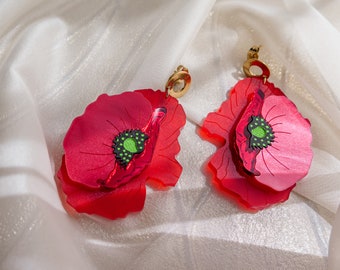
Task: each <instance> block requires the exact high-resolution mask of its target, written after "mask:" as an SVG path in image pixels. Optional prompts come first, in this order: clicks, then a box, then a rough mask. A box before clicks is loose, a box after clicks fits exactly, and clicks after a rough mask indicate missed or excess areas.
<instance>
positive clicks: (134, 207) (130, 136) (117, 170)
mask: <svg viewBox="0 0 340 270" xmlns="http://www.w3.org/2000/svg"><path fill="white" fill-rule="evenodd" d="M190 82H191V77H190V75H189V72H188V69H186V68H185V67H183V66H179V67H178V68H177V70H176V71H175V72H174V74H173V75H172V76H171V77H170V78H169V80H168V82H167V84H166V91H165V92H164V91H160V90H157V91H154V90H151V89H143V90H135V91H132V92H125V93H122V94H119V95H113V96H109V95H107V94H102V95H100V96H99V97H98V98H97V100H96V101H94V102H93V103H91V104H89V105H88V106H87V108H86V109H85V112H84V114H83V115H81V116H79V117H77V118H75V119H74V120H73V122H72V124H71V126H70V128H69V130H68V131H67V133H66V135H65V138H64V142H63V146H64V150H65V154H64V156H63V159H62V164H61V167H60V169H59V171H58V173H57V177H58V178H59V180H60V184H61V189H62V192H63V193H64V195H65V196H66V202H67V203H68V204H69V205H70V206H71V207H72V208H74V209H75V210H76V211H77V212H79V213H88V214H96V215H99V216H103V217H105V218H108V219H116V218H122V217H125V216H126V215H127V214H128V213H130V212H137V211H141V210H142V209H143V207H144V201H145V196H146V188H145V184H146V182H148V181H156V182H157V183H159V184H161V185H163V186H175V185H176V183H177V181H178V179H179V177H180V175H181V172H182V167H181V165H180V164H179V163H178V161H177V160H176V158H175V156H176V154H177V153H178V152H179V151H180V146H179V143H178V140H177V139H178V136H179V134H180V129H181V128H182V127H183V126H184V124H185V122H186V116H185V113H184V110H183V108H182V106H181V105H180V104H179V103H178V101H177V99H176V98H177V97H180V96H182V95H183V94H184V93H185V92H186V91H187V90H188V88H189V85H190Z"/></svg>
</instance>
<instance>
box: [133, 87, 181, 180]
mask: <svg viewBox="0 0 340 270" xmlns="http://www.w3.org/2000/svg"><path fill="white" fill-rule="evenodd" d="M139 91H140V92H141V93H142V94H143V95H144V96H145V98H147V99H148V100H149V101H150V102H151V104H152V106H153V107H154V106H159V104H161V105H162V106H164V107H165V108H166V109H167V115H166V117H165V119H164V121H163V122H162V128H161V129H160V131H159V134H158V139H157V143H156V146H155V150H154V154H153V158H152V161H151V162H150V165H149V166H148V167H147V168H146V169H145V170H144V171H143V175H145V176H146V177H147V178H148V179H150V180H151V179H152V180H156V181H158V182H160V183H161V184H162V185H163V186H174V185H176V183H177V181H178V179H179V177H180V175H181V172H182V166H181V165H180V164H179V162H178V161H177V160H176V155H177V154H178V152H179V151H180V145H179V143H178V136H179V135H180V129H181V128H182V127H183V126H184V125H185V122H186V116H185V113H184V110H183V108H182V106H181V105H180V104H179V103H178V101H177V99H175V98H173V97H171V96H169V97H167V98H165V93H164V92H161V91H152V90H139Z"/></svg>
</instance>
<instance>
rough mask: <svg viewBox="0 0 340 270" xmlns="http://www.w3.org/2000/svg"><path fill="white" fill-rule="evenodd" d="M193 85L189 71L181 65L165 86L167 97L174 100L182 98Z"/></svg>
mask: <svg viewBox="0 0 340 270" xmlns="http://www.w3.org/2000/svg"><path fill="white" fill-rule="evenodd" d="M190 84H191V76H190V74H189V70H188V69H187V68H186V67H184V66H182V65H180V66H178V67H177V69H176V70H175V71H174V73H173V74H172V75H171V76H170V78H169V79H168V81H167V83H166V85H165V91H166V94H167V96H169V95H170V96H172V97H174V98H180V97H182V96H183V95H184V94H185V93H186V92H187V91H188V90H189V87H190Z"/></svg>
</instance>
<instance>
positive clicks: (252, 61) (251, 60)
mask: <svg viewBox="0 0 340 270" xmlns="http://www.w3.org/2000/svg"><path fill="white" fill-rule="evenodd" d="M260 48H261V46H253V47H251V48H250V49H249V51H248V53H247V61H245V62H244V64H243V72H244V74H246V76H247V77H255V78H263V80H264V82H266V81H267V79H268V78H269V76H270V70H269V68H268V67H267V65H266V64H265V63H263V62H262V61H260V60H258V58H259V51H260ZM252 66H257V67H259V68H260V69H261V71H262V74H260V75H256V74H254V73H253V72H251V70H250V68H251V67H252Z"/></svg>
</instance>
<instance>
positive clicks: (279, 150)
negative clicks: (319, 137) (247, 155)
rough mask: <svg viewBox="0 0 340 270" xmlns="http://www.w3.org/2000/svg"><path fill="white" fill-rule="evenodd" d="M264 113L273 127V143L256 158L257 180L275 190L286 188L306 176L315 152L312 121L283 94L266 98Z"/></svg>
mask: <svg viewBox="0 0 340 270" xmlns="http://www.w3.org/2000/svg"><path fill="white" fill-rule="evenodd" d="M262 115H264V116H265V119H266V120H267V122H268V123H269V124H270V125H271V126H272V128H273V131H274V136H275V139H274V142H273V143H272V144H271V145H270V146H268V147H267V148H264V149H263V150H262V151H261V152H260V154H258V155H257V157H256V165H255V169H256V170H257V171H259V172H261V174H260V175H257V176H256V180H257V181H258V182H260V183H262V184H264V185H266V186H269V187H271V188H272V189H274V190H277V191H281V190H285V189H287V188H288V187H290V186H291V185H293V184H295V183H296V182H297V181H298V180H300V179H302V178H303V177H305V176H306V175H307V173H308V170H309V168H310V164H311V161H312V157H313V152H312V149H311V147H310V145H311V142H312V134H311V132H310V123H309V121H308V120H306V119H305V118H303V117H302V115H301V114H300V113H299V111H298V110H297V108H296V106H295V105H294V104H293V103H292V102H291V101H290V100H289V99H288V98H286V97H284V96H270V97H268V98H267V99H265V101H264V104H263V107H262Z"/></svg>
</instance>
